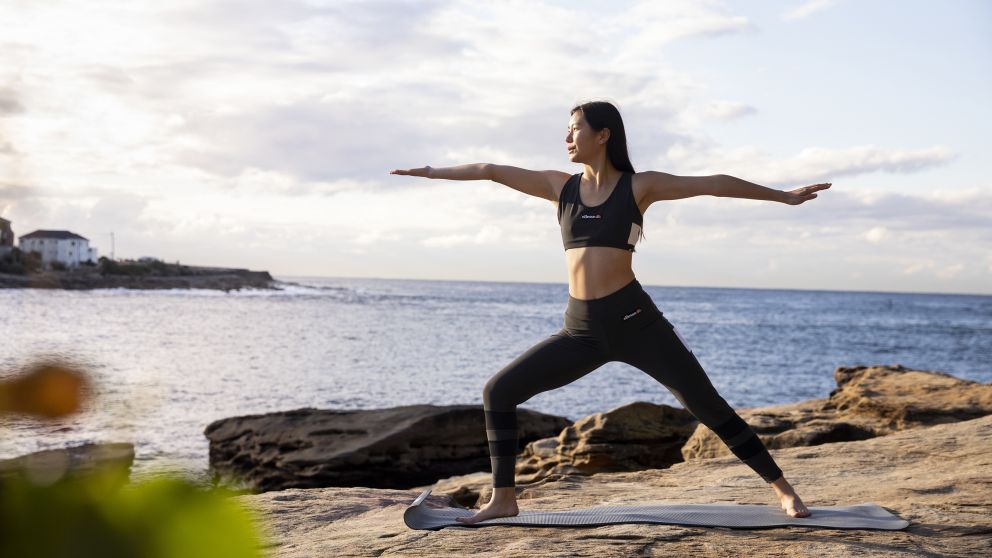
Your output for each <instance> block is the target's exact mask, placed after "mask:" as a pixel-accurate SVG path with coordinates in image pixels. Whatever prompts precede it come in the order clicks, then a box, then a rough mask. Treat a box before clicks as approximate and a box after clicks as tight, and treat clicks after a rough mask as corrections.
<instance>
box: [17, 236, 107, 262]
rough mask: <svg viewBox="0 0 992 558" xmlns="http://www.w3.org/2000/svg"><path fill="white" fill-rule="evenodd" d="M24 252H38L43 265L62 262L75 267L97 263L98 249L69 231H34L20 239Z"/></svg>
mask: <svg viewBox="0 0 992 558" xmlns="http://www.w3.org/2000/svg"><path fill="white" fill-rule="evenodd" d="M20 248H21V251H22V252H26V253H27V252H38V253H39V254H41V263H43V264H44V265H50V264H51V263H52V262H61V263H63V264H65V265H67V266H69V267H74V266H77V265H79V264H80V263H82V262H85V261H93V262H96V259H97V255H96V248H90V241H89V240H88V239H86V238H84V237H82V236H79V235H78V234H76V233H72V232H69V231H34V232H33V233H28V234H26V235H24V236H22V237H21V238H20Z"/></svg>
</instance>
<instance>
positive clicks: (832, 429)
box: [682, 365, 992, 460]
mask: <svg viewBox="0 0 992 558" xmlns="http://www.w3.org/2000/svg"><path fill="white" fill-rule="evenodd" d="M834 379H835V380H836V382H837V389H835V390H833V391H832V392H830V396H829V397H828V398H826V399H813V400H809V401H801V402H799V403H790V404H786V405H775V406H771V407H759V408H754V409H739V410H738V414H740V415H741V417H742V418H743V419H744V420H745V421H747V422H748V424H750V425H751V427H752V428H753V429H754V431H755V432H756V433H757V434H758V437H759V438H761V440H762V441H763V442H764V443H765V445H766V446H767V447H768V448H769V449H773V448H787V447H796V446H816V445H819V444H826V443H831V442H841V441H852V440H865V439H868V438H873V437H875V436H884V435H886V434H890V433H892V432H897V431H900V430H906V429H910V428H919V427H923V426H930V425H934V424H941V423H946V422H956V421H960V420H965V419H971V418H977V417H981V416H985V415H989V414H992V385H990V384H982V383H978V382H972V381H969V380H962V379H960V378H955V377H954V376H951V375H949V374H945V373H943V372H931V371H926V370H912V369H908V368H905V367H902V366H900V365H891V366H871V367H868V366H855V367H840V368H837V369H836V370H835V371H834ZM725 455H731V453H730V450H729V449H728V448H727V446H726V445H725V444H724V443H723V442H722V441H721V440H720V438H718V437H717V436H716V434H714V433H713V432H712V431H711V430H710V429H709V428H706V427H705V426H703V425H699V426H698V427H697V428H696V431H695V432H694V433H693V435H692V437H690V438H689V440H688V441H687V442H686V444H685V445H684V446H683V447H682V456H683V457H684V458H685V459H686V460H691V459H701V458H709V457H717V456H725Z"/></svg>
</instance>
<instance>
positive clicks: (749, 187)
mask: <svg viewBox="0 0 992 558" xmlns="http://www.w3.org/2000/svg"><path fill="white" fill-rule="evenodd" d="M639 174H641V175H643V176H644V178H643V179H641V180H643V181H644V182H645V183H646V184H647V192H648V193H647V196H648V199H649V200H650V203H654V202H656V201H661V200H677V199H682V198H691V197H693V196H719V197H724V198H746V199H752V200H767V201H776V202H782V203H787V204H789V205H799V204H801V203H803V202H804V201H807V200H811V199H813V198H815V197H816V193H815V192H817V191H819V190H824V189H826V188H829V187H830V185H831V183H830V182H824V183H821V184H812V185H810V186H802V187H800V188H796V189H794V190H789V191H783V190H775V189H773V188H767V187H765V186H760V185H758V184H753V183H751V182H748V181H746V180H741V179H740V178H736V177H733V176H730V175H727V174H714V175H711V176H677V175H674V174H669V173H667V172H657V171H646V172H643V173H639Z"/></svg>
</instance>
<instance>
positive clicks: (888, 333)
mask: <svg viewBox="0 0 992 558" xmlns="http://www.w3.org/2000/svg"><path fill="white" fill-rule="evenodd" d="M278 279H280V280H282V281H290V282H293V283H296V284H295V285H288V286H286V287H285V288H284V289H282V290H278V291H265V290H246V291H236V292H231V293H224V292H220V291H207V290H164V291H151V290H147V291H146V290H123V289H113V290H93V291H61V290H41V289H7V290H2V289H0V376H10V375H11V374H14V373H15V372H16V371H17V370H19V369H20V368H21V367H22V366H24V365H25V364H27V363H29V362H32V361H35V360H37V359H39V358H42V357H48V356H54V357H62V358H69V359H71V360H73V361H74V362H77V363H79V364H82V365H84V366H85V367H86V368H87V369H88V370H90V371H91V373H92V376H93V379H94V381H95V385H96V387H97V390H96V391H97V397H96V399H95V400H94V403H93V405H91V406H90V407H89V408H88V409H87V410H86V411H85V412H82V413H80V414H77V415H74V416H72V417H70V418H68V419H65V420H61V421H57V422H52V423H43V422H40V421H37V420H34V419H29V418H24V417H0V458H8V457H15V456H17V455H22V454H25V453H30V452H33V451H38V450H42V449H50V448H59V447H65V446H71V445H77V444H81V443H85V442H130V443H133V444H134V446H135V454H136V457H135V463H134V466H133V468H132V478H134V479H140V478H143V477H144V476H146V475H151V474H156V473H159V472H174V473H180V474H183V475H184V476H187V477H189V478H192V479H194V480H199V481H203V482H206V479H207V450H208V444H207V440H206V438H205V437H204V436H203V430H204V428H205V427H206V426H207V424H209V423H210V422H211V421H214V420H217V419H221V418H225V417H231V416H237V415H246V414H257V413H266V412H270V411H283V410H290V409H298V408H303V407H315V408H321V409H372V408H380V407H392V406H397V405H410V404H420V403H430V404H435V405H452V404H471V405H481V404H482V388H483V386H484V385H485V383H486V380H488V379H489V377H490V376H492V375H493V374H495V373H496V372H498V371H499V370H500V369H501V368H502V367H503V366H505V365H506V364H508V363H509V362H510V361H512V360H513V359H514V358H516V357H517V356H518V355H519V354H520V353H522V352H524V351H525V350H527V349H528V348H529V347H530V346H532V345H533V344H535V343H537V342H538V341H541V340H543V339H544V338H546V337H547V336H549V335H551V334H552V333H555V332H557V331H558V330H559V329H560V328H561V327H562V325H563V313H564V311H565V306H566V303H567V299H568V286H567V285H566V284H565V283H505V282H472V281H430V280H395V279H358V278H302V277H279V278H278ZM642 284H643V286H644V288H645V290H646V291H647V292H648V293H649V294H650V295H651V297H652V299H653V300H654V301H655V304H656V305H657V306H658V308H659V309H661V311H662V312H664V314H665V316H666V317H667V318H668V319H669V321H671V322H672V323H673V324H674V325H675V326H676V327H677V328H678V330H679V331H680V332H681V333H682V335H683V337H684V338H685V340H686V342H687V344H688V345H689V346H690V347H691V348H692V350H693V351H694V353H695V355H696V357H697V358H698V359H699V361H700V363H701V364H702V365H703V368H704V369H706V371H707V373H708V374H709V376H710V379H711V380H712V381H713V384H714V385H715V386H716V387H717V389H718V390H719V391H720V393H721V394H722V395H723V396H724V398H725V399H727V401H728V402H729V403H730V404H731V405H733V406H734V407H735V408H742V407H757V406H763V405H771V404H778V403H790V402H795V401H800V400H803V399H813V398H822V397H826V396H827V395H828V394H829V392H830V390H831V389H833V388H834V387H835V383H834V380H833V371H834V369H835V368H836V367H838V366H854V365H876V364H902V365H903V366H907V367H911V368H920V369H926V370H937V371H942V372H947V373H950V374H953V375H954V376H957V377H960V378H965V379H970V380H976V381H980V382H990V381H992V366H990V365H992V296H979V295H945V294H907V293H884V292H842V291H807V290H764V289H732V288H691V287H666V286H655V285H648V284H644V282H643V281H642ZM633 401H651V402H653V403H665V404H668V405H672V406H679V404H678V402H677V401H676V400H675V398H674V397H673V396H672V394H671V393H670V392H669V391H668V390H667V389H665V387H664V386H662V385H661V384H659V383H657V382H656V381H655V380H653V379H652V378H651V377H649V376H648V375H647V374H645V373H643V372H641V371H640V370H638V369H636V368H633V367H631V366H629V365H626V364H623V363H618V362H611V363H608V364H606V365H604V366H602V367H600V368H599V369H597V370H595V371H594V372H592V373H590V374H588V375H587V376H585V377H583V378H581V379H580V380H578V381H576V382H574V383H572V384H570V385H568V386H565V387H562V388H559V389H557V390H554V391H551V392H546V393H542V394H538V395H536V396H534V397H533V398H531V399H530V400H529V401H527V402H525V403H524V404H523V405H521V407H524V408H529V409H533V410H536V411H541V412H545V413H552V414H556V415H561V416H565V417H568V418H569V419H570V420H576V419H578V418H580V417H582V416H585V415H589V414H592V413H596V412H601V411H606V410H609V409H612V408H614V407H617V406H620V405H623V404H626V403H629V402H633Z"/></svg>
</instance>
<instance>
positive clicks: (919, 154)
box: [667, 143, 957, 187]
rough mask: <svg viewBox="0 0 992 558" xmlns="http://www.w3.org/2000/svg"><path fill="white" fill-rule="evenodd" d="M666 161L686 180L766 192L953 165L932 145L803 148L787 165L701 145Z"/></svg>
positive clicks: (753, 152) (741, 150) (682, 148)
mask: <svg viewBox="0 0 992 558" xmlns="http://www.w3.org/2000/svg"><path fill="white" fill-rule="evenodd" d="M667 156H668V159H669V160H670V161H672V162H673V163H675V164H677V165H678V166H679V168H680V169H681V171H680V172H681V173H685V174H704V175H708V174H732V175H734V176H739V177H741V178H744V177H747V180H749V181H752V182H757V183H760V184H765V185H768V186H776V187H784V186H788V185H791V184H795V183H802V182H805V183H809V184H812V183H816V182H821V181H822V182H833V181H834V180H835V179H838V178H840V177H843V176H857V175H861V174H868V173H872V172H889V173H898V174H909V173H914V172H918V171H922V170H926V169H930V168H933V167H937V166H940V165H945V164H947V163H949V162H950V161H953V160H954V159H955V158H956V157H957V154H956V153H954V152H953V151H951V150H950V149H949V148H947V147H944V146H941V145H935V146H932V147H925V148H919V149H894V148H884V147H876V146H875V145H859V146H852V147H846V148H839V149H828V148H822V147H807V148H804V149H802V150H800V151H799V153H798V154H796V155H794V156H792V157H791V158H787V159H775V158H774V157H772V156H771V155H770V154H768V153H767V152H765V151H764V150H762V149H761V148H759V147H755V146H744V147H738V148H731V149H721V148H718V147H710V146H707V145H705V144H698V143H697V144H692V143H690V144H682V143H680V144H676V145H673V146H672V147H671V148H669V149H668V152H667Z"/></svg>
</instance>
